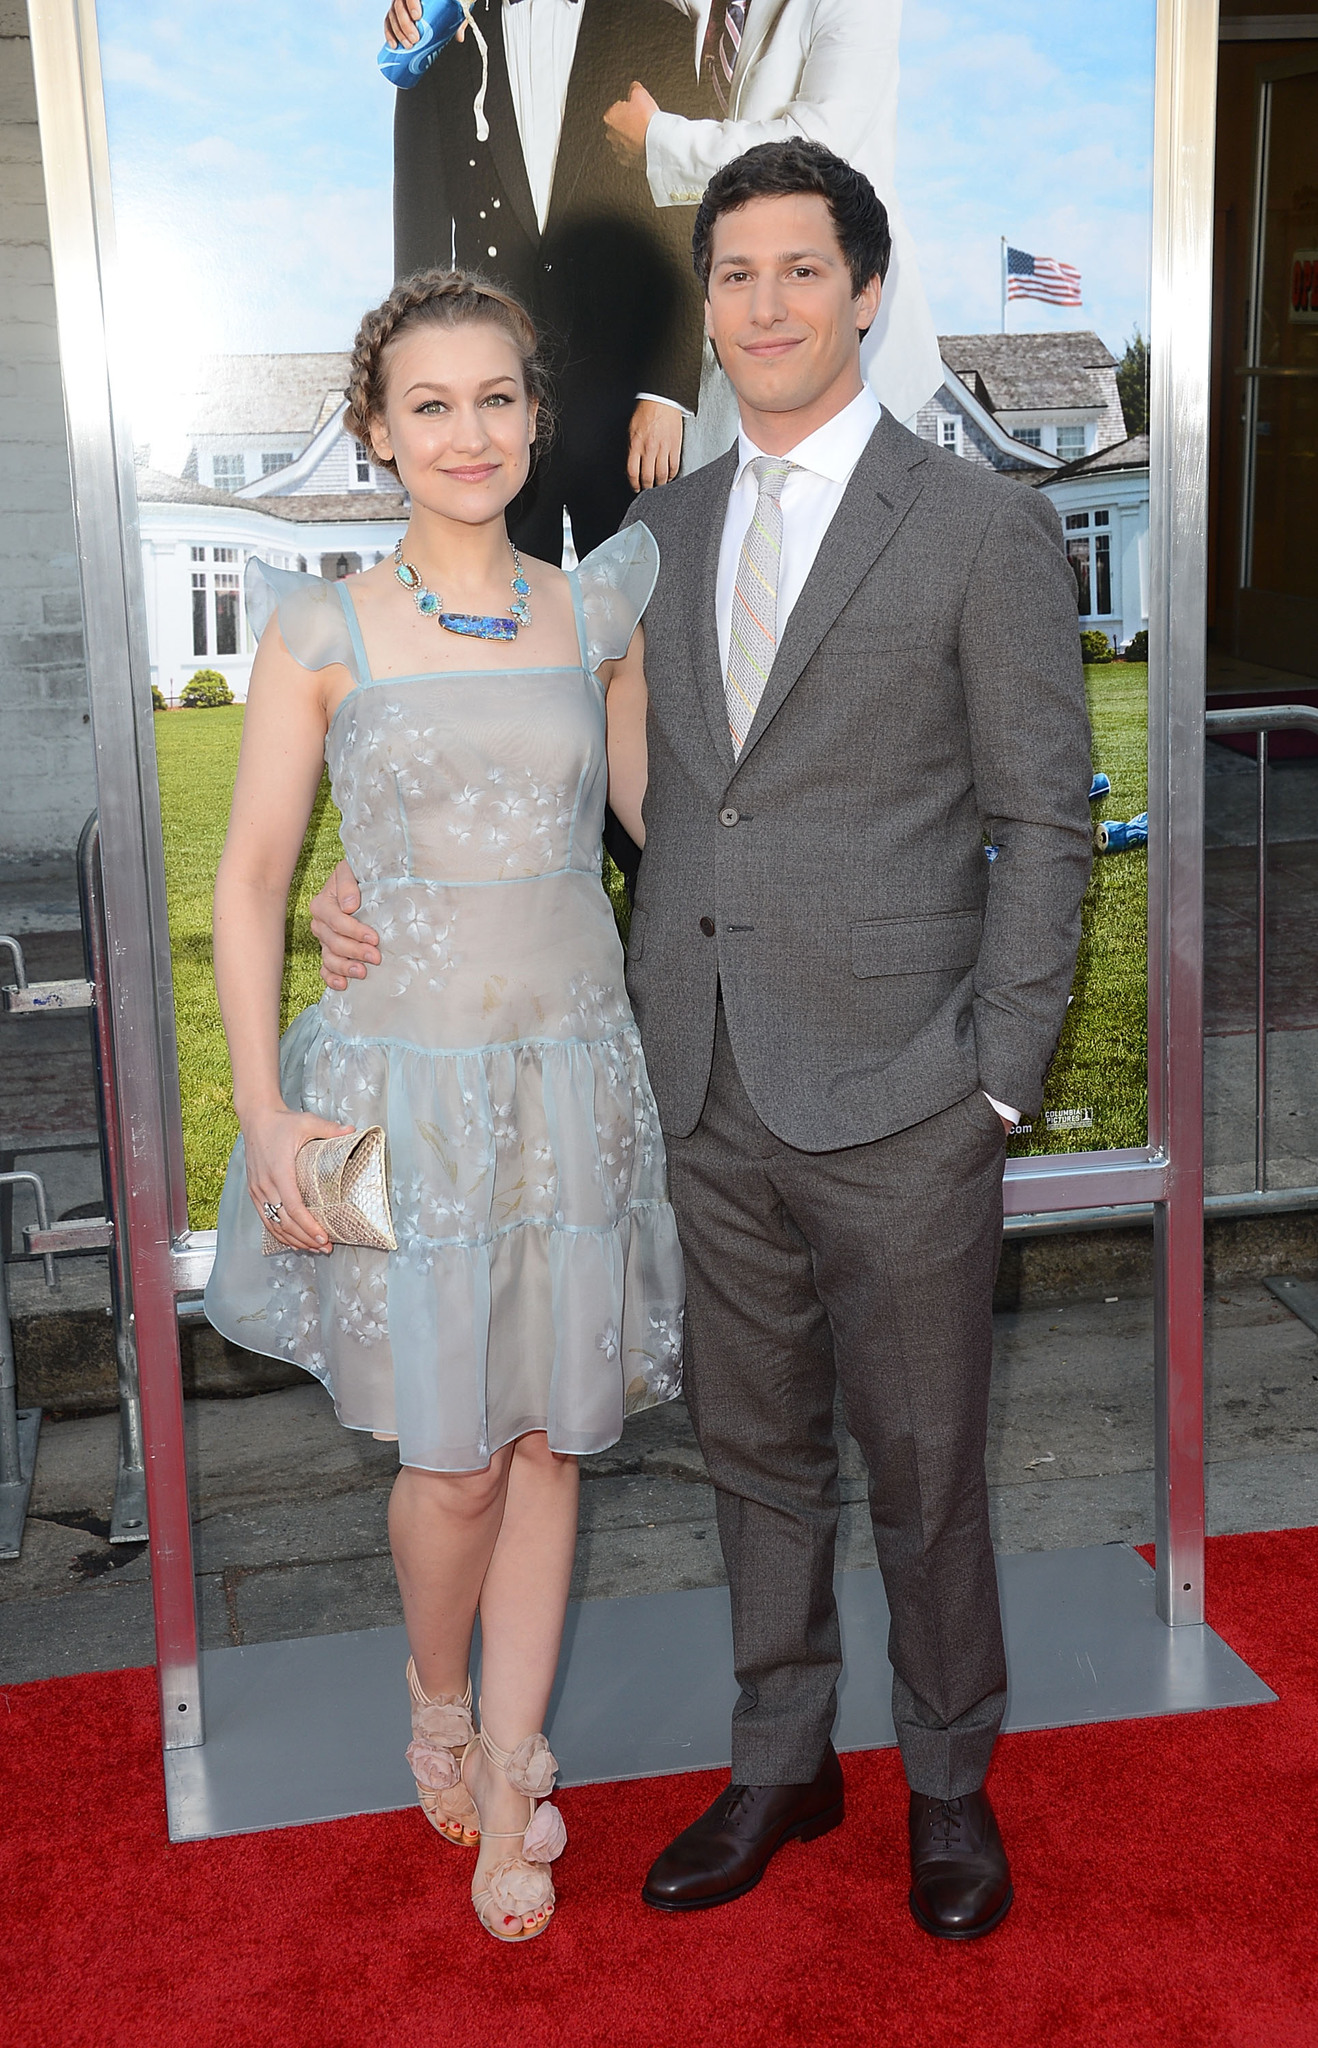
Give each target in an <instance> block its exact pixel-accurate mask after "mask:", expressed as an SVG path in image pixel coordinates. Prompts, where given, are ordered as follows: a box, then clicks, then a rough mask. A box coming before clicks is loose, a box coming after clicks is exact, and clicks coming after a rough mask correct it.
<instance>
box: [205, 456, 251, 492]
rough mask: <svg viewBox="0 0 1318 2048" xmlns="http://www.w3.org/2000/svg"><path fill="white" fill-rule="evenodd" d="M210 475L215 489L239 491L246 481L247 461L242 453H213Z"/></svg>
mask: <svg viewBox="0 0 1318 2048" xmlns="http://www.w3.org/2000/svg"><path fill="white" fill-rule="evenodd" d="M211 476H212V477H213V479H214V482H215V488H216V490H217V491H240V490H241V489H242V487H243V485H244V484H245V483H246V482H247V462H246V458H245V457H244V456H242V455H213V456H212V457H211Z"/></svg>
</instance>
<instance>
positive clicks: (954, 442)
mask: <svg viewBox="0 0 1318 2048" xmlns="http://www.w3.org/2000/svg"><path fill="white" fill-rule="evenodd" d="M938 445H939V447H940V448H946V450H947V452H948V454H949V455H959V454H960V453H961V420H960V418H959V416H958V415H957V414H956V413H952V412H945V413H940V415H939V419H938Z"/></svg>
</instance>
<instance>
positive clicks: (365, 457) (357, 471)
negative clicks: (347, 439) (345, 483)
mask: <svg viewBox="0 0 1318 2048" xmlns="http://www.w3.org/2000/svg"><path fill="white" fill-rule="evenodd" d="M352 467H353V482H354V483H358V484H368V483H369V482H370V481H371V451H370V449H369V448H368V447H367V446H366V443H365V442H364V441H354V442H353V444H352Z"/></svg>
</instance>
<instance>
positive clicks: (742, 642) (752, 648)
mask: <svg viewBox="0 0 1318 2048" xmlns="http://www.w3.org/2000/svg"><path fill="white" fill-rule="evenodd" d="M797 466H798V465H797V464H796V463H795V462H788V461H787V460H786V459H785V458H784V457H782V456H777V455H760V456H757V457H756V459H755V461H754V462H752V464H751V473H752V475H753V476H754V478H755V481H756V484H757V485H758V487H759V496H758V498H757V499H756V500H755V510H754V512H753V514H752V515H751V523H750V525H749V526H748V527H747V529H746V538H745V540H744V541H743V542H742V544H741V557H740V559H739V561H738V563H737V583H736V588H735V589H734V591H733V593H732V631H731V634H730V635H729V639H728V675H727V683H726V686H725V687H726V695H727V700H728V726H729V729H730V730H731V733H732V750H733V753H734V754H740V752H741V750H742V748H743V747H744V746H745V744H746V735H747V733H748V732H749V731H750V729H751V725H752V723H753V721H754V718H755V713H756V711H757V710H758V708H759V702H760V698H761V697H762V696H763V695H764V685H765V684H766V682H767V681H768V680H769V670H770V669H771V668H772V667H773V657H774V653H775V650H776V649H777V645H778V572H779V569H780V568H781V565H782V555H783V508H782V506H781V504H780V503H779V498H780V497H781V494H782V488H783V485H784V483H785V482H786V481H787V478H788V476H789V475H790V474H791V472H792V471H793V470H794V469H795V468H797Z"/></svg>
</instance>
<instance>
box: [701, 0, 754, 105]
mask: <svg viewBox="0 0 1318 2048" xmlns="http://www.w3.org/2000/svg"><path fill="white" fill-rule="evenodd" d="M749 6H750V0H714V4H713V6H712V7H711V8H710V10H709V26H708V27H707V28H706V30H705V47H704V50H703V51H702V52H701V58H700V69H701V71H702V72H703V74H704V76H705V77H706V78H707V79H708V80H709V83H710V84H711V85H712V86H713V88H714V97H715V99H716V100H717V101H718V103H719V109H720V111H721V112H722V113H724V114H726V113H727V111H728V102H729V100H730V99H731V97H732V74H733V72H734V71H735V70H736V68H737V52H738V50H740V48H741V39H742V36H743V35H744V34H745V31H746V10H747V8H748V7H749Z"/></svg>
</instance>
